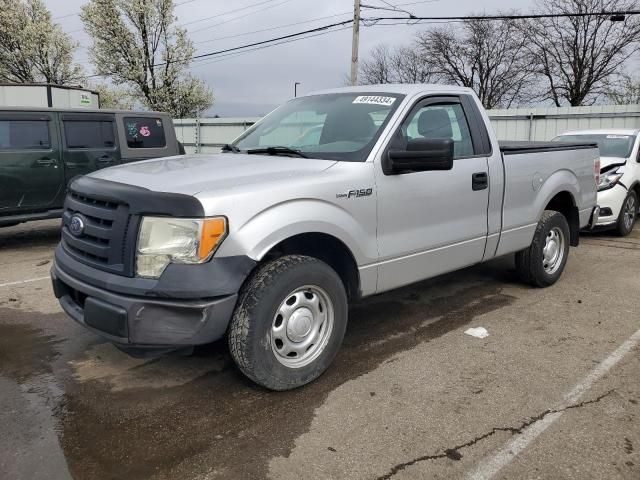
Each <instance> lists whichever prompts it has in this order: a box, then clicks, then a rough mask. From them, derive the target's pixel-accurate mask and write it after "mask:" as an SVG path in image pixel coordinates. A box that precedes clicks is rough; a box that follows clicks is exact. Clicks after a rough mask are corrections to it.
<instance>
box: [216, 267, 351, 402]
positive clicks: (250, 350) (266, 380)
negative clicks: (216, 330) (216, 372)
mask: <svg viewBox="0 0 640 480" xmlns="http://www.w3.org/2000/svg"><path fill="white" fill-rule="evenodd" d="M346 325H347V295H346V291H345V288H344V285H343V283H342V280H341V279H340V277H339V276H338V274H337V273H336V272H335V271H334V270H333V269H332V268H331V267H329V266H328V265H327V264H325V263H324V262H322V261H320V260H318V259H315V258H312V257H306V256H302V255H287V256H284V257H281V258H278V259H276V260H273V261H271V262H269V263H266V264H265V265H263V266H262V267H260V268H259V269H258V270H257V271H256V272H255V273H254V274H253V276H252V277H251V279H250V280H249V281H248V282H247V283H246V285H245V286H244V287H243V289H242V291H241V293H240V296H239V298H238V304H237V306H236V310H235V312H234V315H233V318H232V320H231V324H230V326H229V338H228V340H229V347H230V350H231V355H232V357H233V359H234V360H235V362H236V364H237V365H238V367H239V368H240V370H241V371H242V372H243V373H244V374H245V375H246V376H247V377H249V378H250V379H252V380H253V381H254V382H256V383H258V384H260V385H262V386H264V387H266V388H269V389H272V390H289V389H292V388H296V387H299V386H302V385H304V384H306V383H309V382H311V381H313V380H315V379H316V378H317V377H319V376H320V375H321V374H322V373H323V372H324V371H325V370H326V369H327V368H328V367H329V365H330V364H331V362H332V361H333V359H334V357H335V355H336V353H337V352H338V349H339V348H340V344H341V343H342V338H343V337H344V332H345V329H346Z"/></svg>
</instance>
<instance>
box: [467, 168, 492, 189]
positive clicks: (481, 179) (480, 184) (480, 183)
mask: <svg viewBox="0 0 640 480" xmlns="http://www.w3.org/2000/svg"><path fill="white" fill-rule="evenodd" d="M488 187H489V176H488V175H487V172H477V173H474V174H473V175H471V188H472V189H473V190H474V191H476V190H485V189H487V188H488Z"/></svg>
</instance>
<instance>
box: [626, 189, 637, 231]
mask: <svg viewBox="0 0 640 480" xmlns="http://www.w3.org/2000/svg"><path fill="white" fill-rule="evenodd" d="M624 206H625V208H624V226H625V227H626V228H627V230H631V227H633V222H634V221H635V219H636V201H635V200H634V198H633V197H627V201H626V202H625V204H624Z"/></svg>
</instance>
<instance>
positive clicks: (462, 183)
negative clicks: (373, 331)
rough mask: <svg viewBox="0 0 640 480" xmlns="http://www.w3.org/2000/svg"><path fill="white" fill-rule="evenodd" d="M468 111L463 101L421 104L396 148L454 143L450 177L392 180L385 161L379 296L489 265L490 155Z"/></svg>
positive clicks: (433, 174)
mask: <svg viewBox="0 0 640 480" xmlns="http://www.w3.org/2000/svg"><path fill="white" fill-rule="evenodd" d="M463 103H464V102H462V101H461V98H460V97H458V96H451V97H450V96H447V97H429V98H426V99H423V100H422V101H419V102H418V103H417V104H416V105H415V106H414V108H413V109H412V110H411V111H410V113H409V114H408V115H407V117H406V118H405V119H404V121H403V123H402V125H401V126H400V128H399V129H398V131H397V132H395V135H394V137H393V139H392V141H391V142H390V144H391V145H390V148H403V147H402V145H405V147H404V148H406V142H407V140H410V139H415V138H425V139H452V140H453V142H454V162H453V168H452V169H451V170H445V171H423V172H404V173H401V174H391V173H390V174H385V173H384V172H383V169H382V162H381V161H380V159H378V160H379V161H378V165H377V167H376V169H375V172H376V177H377V180H376V182H377V189H378V196H377V198H378V248H379V254H380V263H379V268H378V291H379V292H381V291H385V290H390V289H392V288H396V287H400V286H402V285H406V284H409V283H413V282H416V281H419V280H422V279H425V278H429V277H433V276H436V275H439V274H442V273H445V272H449V271H453V270H457V269H459V268H462V267H465V266H468V265H472V264H474V263H478V262H480V261H482V258H483V255H484V249H485V244H486V240H487V208H488V202H489V188H488V187H489V183H488V159H487V157H488V155H487V154H486V153H483V152H482V147H481V146H480V145H481V141H480V139H476V138H475V137H474V135H472V129H471V128H470V125H469V121H468V118H469V116H470V115H469V112H468V111H467V110H468V108H467V109H465V106H463ZM472 118H473V117H472ZM385 154H386V152H384V153H383V154H382V155H385Z"/></svg>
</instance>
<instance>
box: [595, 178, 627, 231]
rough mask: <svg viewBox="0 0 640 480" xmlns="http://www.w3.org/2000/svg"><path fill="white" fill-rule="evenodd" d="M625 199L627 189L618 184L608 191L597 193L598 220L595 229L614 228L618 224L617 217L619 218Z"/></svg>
mask: <svg viewBox="0 0 640 480" xmlns="http://www.w3.org/2000/svg"><path fill="white" fill-rule="evenodd" d="M625 198H627V189H626V188H624V187H623V186H622V185H620V184H617V185H615V186H614V187H613V188H610V189H608V190H603V191H602V192H598V205H600V218H598V221H597V222H596V224H595V227H596V228H606V227H614V226H615V225H616V224H617V223H618V217H619V216H620V210H622V205H623V203H624V199H625Z"/></svg>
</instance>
